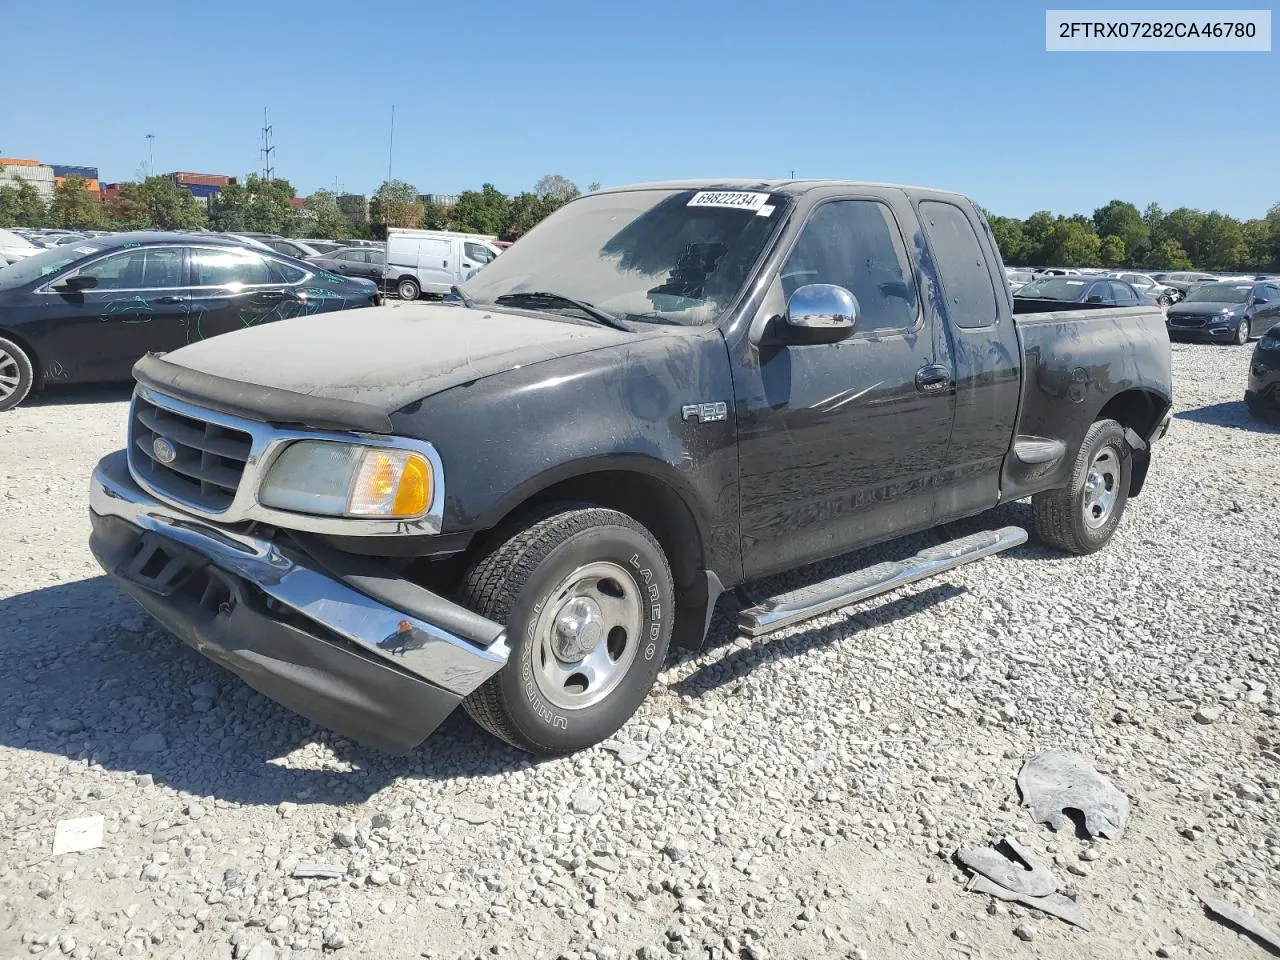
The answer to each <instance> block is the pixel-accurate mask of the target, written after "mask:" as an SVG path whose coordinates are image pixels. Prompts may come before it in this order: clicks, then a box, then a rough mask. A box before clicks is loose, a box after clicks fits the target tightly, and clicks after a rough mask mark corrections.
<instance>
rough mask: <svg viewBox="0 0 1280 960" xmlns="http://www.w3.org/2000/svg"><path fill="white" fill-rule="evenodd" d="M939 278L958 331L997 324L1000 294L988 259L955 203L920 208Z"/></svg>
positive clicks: (934, 202)
mask: <svg viewBox="0 0 1280 960" xmlns="http://www.w3.org/2000/svg"><path fill="white" fill-rule="evenodd" d="M920 215H921V216H922V217H923V218H924V221H925V232H926V233H927V234H928V235H929V246H931V247H932V248H933V255H934V263H935V264H936V265H937V268H938V278H939V279H940V280H941V281H942V291H943V295H944V296H945V297H946V299H947V317H948V318H949V319H950V320H951V322H952V323H954V324H955V325H956V326H958V327H986V326H990V325H991V324H993V323H995V322H996V318H997V316H998V312H997V308H996V291H995V288H994V287H993V286H992V285H991V273H990V271H989V270H988V268H987V255H986V253H985V252H984V251H983V248H982V244H981V243H980V242H979V240H978V235H977V234H976V233H975V232H974V230H973V226H972V224H970V223H969V218H968V217H966V216H965V215H964V211H963V210H961V209H960V208H959V207H957V206H956V205H955V204H952V203H945V202H943V201H940V200H925V201H922V202H921V204H920Z"/></svg>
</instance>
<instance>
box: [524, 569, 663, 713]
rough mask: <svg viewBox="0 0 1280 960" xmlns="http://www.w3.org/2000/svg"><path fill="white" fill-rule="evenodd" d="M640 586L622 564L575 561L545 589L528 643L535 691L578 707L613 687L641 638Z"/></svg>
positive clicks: (557, 702) (564, 705) (566, 705)
mask: <svg viewBox="0 0 1280 960" xmlns="http://www.w3.org/2000/svg"><path fill="white" fill-rule="evenodd" d="M640 611H641V605H640V587H639V585H638V584H637V583H636V581H635V580H634V579H633V578H632V576H631V574H630V573H628V572H627V571H626V569H625V568H623V567H622V566H620V565H618V564H616V563H612V562H610V561H597V562H595V563H588V564H584V565H583V566H581V567H578V568H577V569H576V570H574V571H573V572H572V573H570V574H569V575H568V576H567V577H565V578H564V579H563V580H561V581H560V582H559V583H558V584H557V585H556V586H555V588H554V589H553V590H552V591H551V592H550V594H549V595H548V598H547V601H546V603H544V604H543V605H542V609H541V612H540V613H539V614H538V618H537V620H536V621H535V623H534V627H533V640H534V642H533V643H532V644H531V645H530V648H529V657H530V660H531V664H530V666H531V667H532V672H533V678H534V682H535V683H536V684H537V686H538V691H539V692H540V693H541V694H542V695H543V696H544V697H545V698H546V699H547V700H548V701H550V702H551V703H552V704H554V705H555V706H557V707H559V708H561V709H562V710H582V709H585V708H587V707H590V706H594V705H595V704H597V703H599V702H600V701H601V700H603V699H604V698H605V697H607V696H608V695H609V694H610V693H612V692H613V691H614V690H615V689H617V687H618V684H620V683H621V682H622V679H623V678H624V677H625V676H626V675H627V671H628V670H629V669H630V668H631V664H632V663H634V662H635V658H636V651H637V650H638V649H639V647H640V640H641V622H640V621H641V615H640Z"/></svg>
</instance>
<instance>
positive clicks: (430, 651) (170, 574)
mask: <svg viewBox="0 0 1280 960" xmlns="http://www.w3.org/2000/svg"><path fill="white" fill-rule="evenodd" d="M89 511H90V512H89V516H90V520H91V522H92V526H93V533H92V535H91V537H90V541H89V546H90V549H91V550H92V551H93V555H94V558H95V559H96V560H97V561H98V563H99V564H100V565H101V566H102V568H103V570H105V571H106V572H107V574H108V575H109V576H110V577H111V578H112V579H113V580H114V581H115V582H116V584H117V585H118V586H119V587H120V588H121V589H122V590H124V591H125V592H126V593H127V594H129V596H131V597H132V598H133V599H134V600H136V601H137V602H138V603H139V604H141V605H142V607H143V608H144V609H145V610H146V611H147V612H148V613H150V614H151V615H152V616H153V617H155V618H156V619H157V620H159V621H160V622H161V623H162V624H164V625H165V626H166V627H168V628H169V629H170V630H171V631H173V632H174V633H175V634H177V635H178V636H179V637H180V638H181V639H182V640H183V641H184V642H185V643H187V644H188V645H190V646H191V647H193V648H195V649H196V650H197V651H199V652H200V653H202V654H204V655H205V656H207V657H208V658H209V659H211V660H213V661H215V662H217V663H219V664H221V665H223V666H225V667H227V668H228V669H229V670H231V671H233V672H234V673H236V674H237V675H238V676H240V678H241V679H243V680H244V681H245V682H246V683H247V684H249V686H251V687H253V688H254V689H255V690H257V691H258V692H260V693H262V694H264V695H265V696H268V697H270V698H271V699H273V700H275V701H277V702H278V703H280V704H282V705H284V706H285V707H288V708H289V709H290V710H293V711H294V712H296V713H299V714H302V715H303V716H305V717H307V718H309V719H311V720H313V721H315V722H316V723H318V724H320V725H321V726H325V727H328V728H330V729H332V730H334V731H337V732H338V733H341V734H343V735H344V736H349V737H351V738H352V739H355V740H359V741H362V742H364V743H368V744H370V745H372V746H374V747H377V748H378V749H381V750H384V751H387V752H388V753H405V752H407V751H409V750H412V749H413V748H414V747H415V746H417V745H418V744H419V743H421V742H422V740H423V739H425V738H426V737H427V736H428V735H429V734H430V733H431V732H432V731H433V730H435V728H436V727H437V726H439V725H440V723H441V722H442V721H443V720H444V718H445V717H446V716H448V715H449V713H450V712H452V710H453V709H454V707H456V706H457V705H458V704H459V703H460V702H461V701H462V699H463V698H464V697H465V696H466V695H467V694H469V693H471V692H472V691H473V690H475V689H476V688H477V687H478V686H480V684H482V683H484V681H485V680H487V679H489V677H491V676H493V674H495V673H496V672H497V671H498V670H500V669H502V667H503V665H504V664H505V663H506V659H507V645H506V636H505V634H504V633H503V631H502V628H501V627H500V626H499V625H497V624H494V623H491V622H489V621H485V620H483V619H482V618H477V617H476V616H475V615H474V614H471V613H470V612H469V611H463V610H461V609H460V608H457V607H455V606H453V605H451V604H449V603H448V601H445V600H443V599H442V598H440V597H438V596H436V595H434V594H430V593H428V592H427V591H425V590H422V589H421V588H419V587H416V586H414V585H412V584H409V583H407V582H405V581H401V582H399V584H398V585H399V587H400V588H401V589H400V591H399V592H400V593H401V594H403V595H404V596H405V597H406V599H408V600H409V601H411V602H407V603H406V606H410V607H413V608H414V609H415V610H417V611H421V610H422V609H423V608H424V607H427V608H435V609H440V610H442V611H446V612H450V613H451V614H455V615H456V616H453V615H451V616H449V617H446V618H445V619H448V620H449V621H450V622H457V623H467V624H476V623H478V624H479V625H480V627H481V629H478V630H474V631H473V633H474V634H475V636H473V638H472V639H470V640H469V639H466V638H464V637H462V636H459V635H458V634H457V633H456V632H451V631H449V630H446V629H444V628H442V627H440V626H438V625H436V624H433V623H431V622H428V621H427V620H424V619H422V617H421V615H419V614H417V613H407V612H405V610H403V609H400V608H399V607H397V606H392V605H390V604H389V603H387V602H386V601H385V600H384V599H376V598H375V597H374V596H371V595H370V593H365V592H361V591H360V590H357V589H355V588H354V587H353V586H351V585H350V583H348V582H347V581H348V579H350V578H346V577H342V576H339V575H334V574H332V573H330V572H328V571H327V570H325V569H324V568H323V567H322V566H321V565H320V564H318V563H316V562H315V561H314V560H313V559H312V558H311V556H310V555H309V554H308V553H307V552H306V550H305V549H304V548H303V546H302V545H301V544H300V543H295V542H292V541H289V540H288V539H287V538H283V537H282V538H279V539H277V540H267V539H262V538H260V537H257V536H253V535H250V534H247V533H243V532H236V531H232V530H227V529H222V528H219V527H215V526H213V525H211V524H209V523H207V522H205V521H203V520H198V519H196V518H194V517H192V516H190V515H188V514H185V513H183V512H182V511H180V510H177V509H176V508H174V507H170V506H168V505H167V504H164V503H162V502H160V501H159V500H157V499H155V498H154V497H152V496H151V495H150V494H149V493H147V492H145V491H144V490H142V488H141V487H139V486H138V485H137V484H136V483H134V481H133V478H132V477H131V476H130V475H129V470H128V464H127V461H126V458H125V453H124V451H118V452H116V453H113V454H111V455H109V456H107V457H104V458H103V459H102V460H101V461H100V462H99V463H98V466H97V467H96V468H95V469H94V472H93V479H92V481H91V484H90V492H89ZM371 592H374V593H377V592H379V591H378V590H373V591H371ZM383 592H385V591H383ZM423 601H425V602H423Z"/></svg>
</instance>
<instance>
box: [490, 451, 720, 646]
mask: <svg viewBox="0 0 1280 960" xmlns="http://www.w3.org/2000/svg"><path fill="white" fill-rule="evenodd" d="M664 466H665V465H664V464H662V463H661V462H659V461H654V460H652V458H648V457H636V458H628V460H627V461H625V462H622V463H619V462H613V463H611V464H593V463H583V464H571V465H568V466H566V467H563V468H560V469H559V470H555V471H551V472H548V473H547V474H544V475H542V476H541V477H539V478H536V479H535V480H534V481H532V482H530V483H528V484H525V485H523V486H522V487H521V488H520V489H519V490H518V491H517V492H515V493H513V495H512V496H511V497H510V498H508V499H507V500H506V501H504V502H503V504H502V505H501V506H500V507H499V508H497V509H496V510H495V511H493V513H492V514H491V515H490V516H489V517H487V518H486V519H485V522H484V523H483V526H484V528H485V529H486V530H487V533H486V534H485V535H483V536H481V537H477V538H476V540H475V541H473V549H484V548H485V547H486V546H487V545H488V544H490V543H492V542H493V540H494V539H495V538H498V537H502V536H504V535H505V532H506V531H508V530H510V529H511V526H512V524H513V523H517V522H519V519H520V517H521V516H522V515H524V514H526V513H527V512H528V511H530V510H535V509H537V508H538V507H539V506H542V505H545V504H549V503H554V502H557V501H566V502H576V503H589V504H592V505H593V506H598V507H604V508H606V509H610V510H617V511H618V512H619V513H625V514H626V515H627V516H629V517H631V518H633V519H634V520H636V521H637V522H639V523H641V524H642V525H643V526H644V527H645V528H646V529H648V530H649V532H650V533H652V534H653V536H654V538H655V539H656V540H657V541H658V544H659V546H661V547H662V551H663V553H665V554H666V557H667V562H668V563H669V564H670V565H671V575H672V578H673V579H674V581H675V589H676V623H675V633H674V635H673V637H672V643H673V644H674V645H676V646H681V647H686V648H689V647H693V648H696V647H698V646H700V645H701V644H702V641H703V639H704V638H705V636H706V629H707V625H708V623H709V621H710V615H711V612H712V610H713V609H714V607H715V602H716V600H717V599H718V597H719V595H720V593H721V592H722V591H723V587H722V586H721V583H720V579H719V577H718V575H717V574H716V573H715V572H714V571H712V570H710V569H708V568H709V566H710V564H709V562H708V560H707V550H706V544H705V543H704V539H703V536H702V530H703V527H702V524H701V523H700V522H699V514H698V512H697V511H696V510H695V508H694V506H693V504H692V503H691V502H690V501H691V498H690V497H689V495H688V494H687V493H685V492H682V491H681V490H680V484H679V482H678V480H673V479H672V478H671V477H669V476H665V475H664V473H666V472H667V471H663V469H662V468H663V467H664Z"/></svg>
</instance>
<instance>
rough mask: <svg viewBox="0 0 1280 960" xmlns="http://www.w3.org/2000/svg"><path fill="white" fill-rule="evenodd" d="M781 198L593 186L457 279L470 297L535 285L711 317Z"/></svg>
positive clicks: (744, 274)
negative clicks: (602, 189) (602, 190)
mask: <svg viewBox="0 0 1280 960" xmlns="http://www.w3.org/2000/svg"><path fill="white" fill-rule="evenodd" d="M788 206H789V201H788V200H787V199H786V198H785V197H781V196H778V195H776V194H768V193H758V192H749V191H713V190H703V191H698V190H630V191H626V192H621V193H597V194H592V195H590V196H586V197H582V198H581V199H578V200H575V201H573V202H572V203H570V204H568V205H566V206H565V207H562V208H561V209H560V210H558V211H556V213H554V214H553V215H551V216H550V217H548V218H547V219H546V220H544V221H543V222H542V223H540V224H538V226H536V227H535V228H534V229H533V230H532V231H530V232H529V234H528V236H526V237H524V238H523V239H522V240H521V241H520V242H519V243H517V244H516V245H515V246H513V247H510V248H509V249H507V250H506V251H504V252H503V254H502V255H501V256H500V257H497V258H495V259H494V260H493V261H492V262H491V263H489V264H488V265H486V266H485V268H484V269H483V270H481V271H480V272H479V273H477V274H476V275H475V276H474V277H473V278H471V279H470V280H468V281H467V282H466V283H464V284H462V286H461V289H462V292H463V293H465V294H466V295H467V297H469V298H470V299H471V300H473V301H475V302H477V303H493V302H495V301H496V300H497V299H498V298H499V297H506V296H509V295H511V294H517V293H532V292H535V291H537V292H540V293H551V294H556V295H557V296H561V297H571V298H573V299H575V300H580V301H582V302H584V303H588V304H590V305H591V306H593V307H595V308H597V309H599V310H604V311H607V312H608V313H610V314H612V315H614V316H617V317H622V318H624V319H627V320H636V321H639V322H650V323H675V324H681V325H690V326H691V325H696V324H705V323H711V322H712V321H714V320H715V319H716V318H717V317H718V316H719V315H720V313H721V311H723V310H724V309H725V308H726V307H728V306H729V305H730V304H731V303H732V302H733V300H734V298H735V297H736V296H737V295H738V292H739V291H740V290H741V289H742V287H743V285H744V284H745V283H746V282H747V279H748V278H749V276H750V274H751V270H752V268H753V267H754V266H755V263H756V260H757V259H758V258H759V257H760V254H761V252H763V250H764V249H765V246H766V245H767V244H768V243H769V241H770V239H771V238H772V237H773V235H774V234H775V233H776V231H777V230H778V229H779V226H780V225H781V224H782V222H783V220H784V219H785V215H786V213H787V208H788ZM552 309H559V308H555V307H552Z"/></svg>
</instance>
